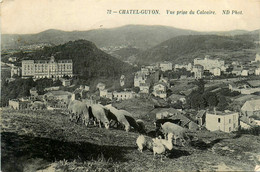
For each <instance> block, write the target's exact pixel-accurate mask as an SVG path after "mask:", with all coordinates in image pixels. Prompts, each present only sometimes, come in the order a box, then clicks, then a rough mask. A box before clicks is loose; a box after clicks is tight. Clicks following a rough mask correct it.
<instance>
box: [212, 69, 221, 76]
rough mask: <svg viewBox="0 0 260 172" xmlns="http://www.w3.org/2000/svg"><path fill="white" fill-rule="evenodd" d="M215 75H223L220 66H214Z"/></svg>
mask: <svg viewBox="0 0 260 172" xmlns="http://www.w3.org/2000/svg"><path fill="white" fill-rule="evenodd" d="M213 75H214V76H220V75H221V70H220V68H218V67H216V68H214V70H213Z"/></svg>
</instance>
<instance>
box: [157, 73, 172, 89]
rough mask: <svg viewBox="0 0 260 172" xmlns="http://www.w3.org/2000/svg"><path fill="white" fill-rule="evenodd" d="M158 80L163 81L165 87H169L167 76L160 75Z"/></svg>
mask: <svg viewBox="0 0 260 172" xmlns="http://www.w3.org/2000/svg"><path fill="white" fill-rule="evenodd" d="M159 82H161V83H165V84H166V86H167V87H170V83H169V79H168V78H167V77H163V75H161V77H160V80H159Z"/></svg>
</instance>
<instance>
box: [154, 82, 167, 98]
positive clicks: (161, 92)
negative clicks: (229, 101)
mask: <svg viewBox="0 0 260 172" xmlns="http://www.w3.org/2000/svg"><path fill="white" fill-rule="evenodd" d="M166 89H167V85H166V84H165V83H163V82H159V83H157V84H155V85H154V87H153V95H154V96H155V97H160V98H166V97H167V93H166Z"/></svg>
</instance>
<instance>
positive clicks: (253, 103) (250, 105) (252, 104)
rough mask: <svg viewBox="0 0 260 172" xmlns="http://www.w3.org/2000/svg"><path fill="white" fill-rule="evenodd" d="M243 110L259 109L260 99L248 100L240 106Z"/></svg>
mask: <svg viewBox="0 0 260 172" xmlns="http://www.w3.org/2000/svg"><path fill="white" fill-rule="evenodd" d="M241 110H243V111H260V99H256V100H248V101H246V102H245V104H244V105H243V106H242V108H241Z"/></svg>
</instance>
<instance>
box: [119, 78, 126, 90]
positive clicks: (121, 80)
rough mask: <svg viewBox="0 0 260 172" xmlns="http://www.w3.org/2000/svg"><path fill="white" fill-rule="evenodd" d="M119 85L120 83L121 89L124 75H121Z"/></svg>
mask: <svg viewBox="0 0 260 172" xmlns="http://www.w3.org/2000/svg"><path fill="white" fill-rule="evenodd" d="M119 83H120V86H121V87H123V86H124V85H125V75H121V77H120V80H119Z"/></svg>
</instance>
